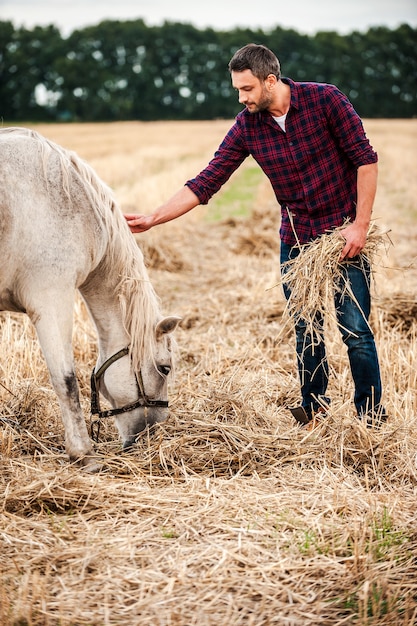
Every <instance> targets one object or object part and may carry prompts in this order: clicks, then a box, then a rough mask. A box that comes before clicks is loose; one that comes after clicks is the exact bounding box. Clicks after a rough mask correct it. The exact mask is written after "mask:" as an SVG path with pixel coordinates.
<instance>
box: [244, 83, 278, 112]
mask: <svg viewBox="0 0 417 626" xmlns="http://www.w3.org/2000/svg"><path fill="white" fill-rule="evenodd" d="M271 102H272V96H271V94H270V93H269V92H268V91H267V90H266V88H265V87H264V88H263V89H262V93H261V97H260V100H259V102H258V103H256V102H252V103H250V105H249V106H251V107H254V108H252V109H249V108H248V105H246V108H247V109H248V111H249V113H259V112H260V111H266V110H267V109H268V107H269V105H270V104H271Z"/></svg>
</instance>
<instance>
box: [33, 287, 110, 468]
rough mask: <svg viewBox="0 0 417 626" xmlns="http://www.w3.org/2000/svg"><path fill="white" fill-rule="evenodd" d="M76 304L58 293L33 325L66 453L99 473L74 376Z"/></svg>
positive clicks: (44, 307) (43, 306)
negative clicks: (56, 404)
mask: <svg viewBox="0 0 417 626" xmlns="http://www.w3.org/2000/svg"><path fill="white" fill-rule="evenodd" d="M57 303H59V306H57ZM73 304H74V303H73V300H72V299H71V301H69V297H68V296H65V295H63V294H59V295H57V294H55V298H54V305H53V306H51V307H47V306H45V305H46V303H45V302H43V303H42V310H41V313H40V315H38V317H37V318H36V319H35V320H34V324H35V328H36V331H37V334H38V337H39V342H40V345H41V348H42V352H43V354H44V356H45V360H46V363H47V366H48V370H49V374H50V377H51V383H52V386H53V388H54V390H55V392H56V394H57V397H58V401H59V405H60V408H61V415H62V421H63V424H64V429H65V449H66V451H67V454H68V456H69V458H70V459H71V460H72V461H79V462H80V463H81V464H82V465H83V466H85V467H86V469H88V470H89V471H97V470H98V469H99V464H98V460H97V457H96V456H94V451H93V448H92V444H91V440H90V437H89V435H88V431H87V426H86V423H85V420H84V416H83V414H82V410H81V404H80V397H79V387H78V382H77V379H76V376H75V367H74V356H73V350H72V320H73Z"/></svg>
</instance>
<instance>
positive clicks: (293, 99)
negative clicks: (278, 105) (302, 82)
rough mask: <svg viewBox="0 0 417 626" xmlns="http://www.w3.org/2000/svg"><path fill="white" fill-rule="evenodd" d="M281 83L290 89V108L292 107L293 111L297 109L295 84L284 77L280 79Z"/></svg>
mask: <svg viewBox="0 0 417 626" xmlns="http://www.w3.org/2000/svg"><path fill="white" fill-rule="evenodd" d="M281 80H282V82H283V83H285V84H286V85H289V86H290V89H291V101H290V107H294V108H295V109H298V88H297V83H295V82H294V81H293V80H291V78H287V77H286V76H283V77H282V78H281Z"/></svg>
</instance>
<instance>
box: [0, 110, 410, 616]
mask: <svg viewBox="0 0 417 626" xmlns="http://www.w3.org/2000/svg"><path fill="white" fill-rule="evenodd" d="M229 124H230V123H229V122H228V121H217V122H195V123H185V122H184V123H155V124H154V123H150V124H142V123H116V124H107V125H106V124H97V125H94V124H92V125H52V126H38V127H37V129H38V130H40V131H41V132H42V133H43V134H45V135H46V136H47V137H48V138H50V139H52V140H54V141H57V142H59V143H60V144H61V145H64V146H65V147H68V148H71V149H75V150H76V151H77V152H78V153H79V154H80V155H81V156H82V157H83V158H85V159H87V160H88V161H89V162H90V163H91V164H92V165H93V166H94V167H95V169H96V170H97V172H98V173H99V175H100V176H101V177H102V178H103V179H104V180H105V181H106V182H107V183H108V184H110V185H111V186H112V187H113V189H114V190H115V193H116V196H117V198H118V200H119V201H120V204H121V205H122V207H123V209H124V210H125V211H126V212H130V211H131V210H132V209H133V210H137V211H138V212H150V211H151V210H152V209H153V208H154V207H156V206H157V205H158V204H159V203H161V202H162V201H163V200H165V199H166V198H167V197H168V196H169V195H171V193H173V192H175V191H176V190H177V189H178V188H179V187H180V186H181V185H182V184H183V183H184V181H185V180H187V179H188V178H190V177H192V176H193V175H194V174H195V173H197V172H198V171H199V170H200V168H201V167H203V166H204V165H205V163H206V162H207V161H208V159H209V158H210V157H211V155H212V153H213V151H214V150H215V148H216V147H217V145H218V143H219V141H220V140H221V138H222V137H223V134H224V133H225V131H226V130H227V128H228V127H229ZM366 129H367V132H368V135H369V137H370V139H371V142H372V144H373V145H374V147H375V148H376V149H377V151H378V153H379V157H380V178H379V181H380V182H379V190H378V196H377V201H376V205H375V212H374V218H375V222H376V223H377V224H378V225H380V226H381V227H382V228H383V229H389V230H390V235H389V236H390V239H391V241H392V245H390V247H389V249H388V250H385V249H382V251H381V252H380V254H379V256H378V259H377V260H376V263H375V274H374V282H373V291H374V306H373V313H372V326H373V328H374V331H375V335H376V340H377V345H378V350H379V355H380V361H381V369H382V377H383V382H384V403H385V406H386V408H387V411H388V413H389V420H388V422H387V423H386V424H384V425H383V426H382V428H381V429H380V430H370V429H366V428H365V427H364V426H362V425H361V424H360V423H358V421H357V419H356V417H355V413H354V409H353V404H352V394H353V389H352V382H351V377H350V372H349V368H348V362H347V356H346V352H345V349H344V346H343V344H342V342H341V339H340V337H339V333H338V331H337V329H335V327H334V325H333V321H332V316H331V315H329V321H328V326H327V328H326V337H327V348H328V353H329V361H330V368H331V379H330V385H329V392H330V394H329V395H331V397H332V405H331V410H330V415H329V418H328V420H327V421H326V423H325V424H323V425H322V426H320V427H319V428H318V429H317V430H316V431H314V432H313V433H306V432H305V431H303V430H301V429H300V427H299V426H297V425H296V424H295V422H294V420H293V418H292V417H291V415H290V414H289V412H288V410H287V407H288V406H294V405H296V404H297V403H298V402H299V387H298V380H297V373H296V363H295V354H294V346H293V344H294V337H293V334H292V330H291V329H290V328H289V327H288V326H287V325H285V327H284V326H283V318H282V315H283V311H284V306H285V303H284V300H283V296H282V292H281V287H280V285H279V267H278V256H279V243H278V236H277V230H278V227H279V215H278V211H277V205H276V203H275V201H274V198H273V195H272V192H271V190H270V187H269V183H268V182H267V181H266V180H265V179H264V177H263V176H262V175H261V174H260V173H259V172H258V170H257V168H256V166H255V164H254V163H253V162H251V161H250V160H249V161H248V162H247V163H246V164H245V165H244V166H242V167H241V168H240V170H239V171H238V172H237V173H236V174H235V175H234V176H233V177H232V179H231V180H230V181H229V183H228V185H227V186H225V188H224V190H222V191H221V192H220V193H219V194H218V197H216V198H214V199H213V201H212V202H211V204H209V205H208V206H207V207H198V208H197V209H195V210H194V211H192V212H191V213H190V214H188V215H187V216H184V217H182V218H180V219H179V220H176V221H175V222H171V223H169V224H166V225H163V226H159V227H157V228H155V229H153V230H151V231H149V232H148V233H145V234H142V235H138V236H137V241H138V244H139V245H140V246H141V247H142V249H143V252H144V254H145V258H146V261H147V264H148V267H149V272H150V276H151V280H152V282H153V284H154V286H155V288H156V290H157V292H158V294H159V296H160V298H161V302H162V309H163V312H164V313H166V314H176V315H180V316H181V317H182V318H183V321H182V323H181V327H180V328H179V329H178V330H177V332H176V339H177V342H178V356H177V371H176V376H175V379H174V380H172V381H171V385H170V404H171V412H170V417H169V419H168V421H167V422H166V423H165V424H163V425H159V426H158V428H157V430H155V432H153V433H146V434H144V435H143V436H142V437H141V438H140V439H139V441H138V444H137V446H136V449H135V450H134V452H133V453H130V454H122V453H121V452H120V443H119V441H118V436H117V433H116V429H115V427H114V424H113V423H112V422H106V423H105V424H104V425H103V427H102V430H101V440H100V443H98V444H97V449H98V451H99V453H100V454H101V455H102V456H103V458H104V469H103V471H102V472H101V473H100V474H97V475H89V474H86V473H84V472H83V471H81V470H80V469H79V468H78V467H77V466H75V465H70V464H69V463H68V461H67V459H66V457H65V453H64V450H63V427H62V425H61V422H60V419H59V412H58V405H57V400H56V398H55V395H54V392H53V391H52V388H51V386H50V383H49V378H48V374H47V371H46V367H45V363H44V360H43V357H42V354H41V352H40V349H39V345H38V343H37V339H36V336H35V334H34V331H33V328H32V327H31V325H30V323H29V322H28V320H27V319H26V318H25V317H24V316H20V315H17V314H9V313H1V314H0V339H1V344H0V345H1V360H0V395H1V398H0V399H1V407H0V452H1V460H0V463H1V474H0V476H1V478H0V480H1V512H0V623H1V624H3V625H4V626H12V625H13V626H41V625H42V626H47V625H48V626H55V625H56V626H58V625H59V626H93V625H94V626H98V625H100V626H101V625H103V626H104V625H106V626H107V625H112V626H113V625H114V626H116V625H117V626H125V625H126V626H150V625H152V626H195V625H198V626H214V625H215V626H240V625H242V626H243V625H244V626H269V625H273V624H275V625H279V626H317V625H322V626H342V625H343V626H345V625H351V624H360V625H361V626H365V625H367V626H368V625H369V626H371V625H372V626H377V625H378V626H388V625H389V626H399V625H401V626H412V625H413V624H415V623H416V622H417V504H416V502H417V465H416V461H417V422H416V418H417V397H416V395H417V393H416V390H417V323H416V315H417V297H416V293H417V200H416V199H417V178H416V175H415V172H416V165H417V156H416V148H415V147H416V145H417V120H410V121H400V120H390V121H389V122H387V121H384V120H377V121H375V120H374V121H367V122H366ZM62 236H63V238H64V237H65V233H62ZM311 289H314V285H313V284H311ZM74 353H75V358H76V363H77V374H78V378H79V382H80V388H81V393H82V398H83V400H82V401H83V406H84V408H85V416H86V419H87V420H89V399H90V393H89V375H90V372H91V368H92V367H93V364H94V362H95V359H96V354H97V353H96V338H95V335H94V331H93V327H92V325H91V323H90V321H89V319H88V317H87V315H86V312H85V309H84V306H83V304H82V303H81V302H78V303H77V306H76V311H75V327H74Z"/></svg>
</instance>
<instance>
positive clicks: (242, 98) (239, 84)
mask: <svg viewBox="0 0 417 626" xmlns="http://www.w3.org/2000/svg"><path fill="white" fill-rule="evenodd" d="M267 81H268V79H267V80H266V81H262V82H261V81H260V80H259V78H256V76H254V75H253V74H252V72H251V70H244V71H243V72H232V85H233V87H234V89H236V91H238V93H239V102H240V103H241V104H243V105H244V106H245V107H246V108H247V109H248V111H249V112H250V113H257V112H258V111H265V110H267V109H268V108H269V106H270V105H271V103H272V93H271V91H270V90H269V89H268V88H267Z"/></svg>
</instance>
